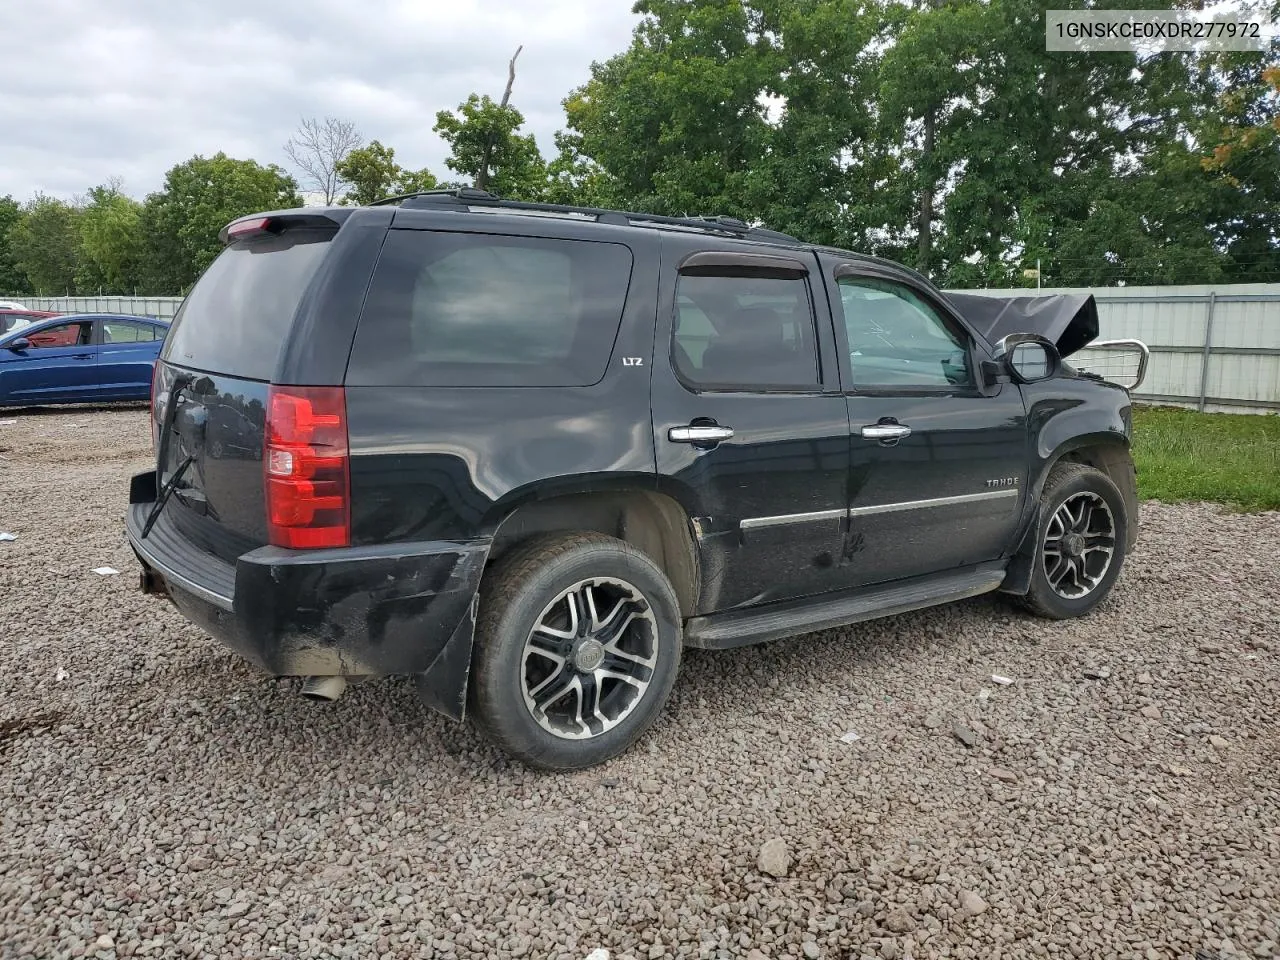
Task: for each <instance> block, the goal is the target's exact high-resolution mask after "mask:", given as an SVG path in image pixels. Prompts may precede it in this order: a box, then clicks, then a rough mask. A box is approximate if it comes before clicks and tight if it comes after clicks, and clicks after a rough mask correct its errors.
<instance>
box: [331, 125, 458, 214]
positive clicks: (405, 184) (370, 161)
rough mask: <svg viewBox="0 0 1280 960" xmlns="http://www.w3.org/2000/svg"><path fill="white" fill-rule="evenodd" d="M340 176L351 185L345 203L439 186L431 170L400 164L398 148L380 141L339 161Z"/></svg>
mask: <svg viewBox="0 0 1280 960" xmlns="http://www.w3.org/2000/svg"><path fill="white" fill-rule="evenodd" d="M337 172H338V176H340V177H341V178H342V179H343V180H344V181H346V182H347V184H349V189H348V190H347V193H346V195H345V196H344V197H343V200H342V202H343V203H353V204H367V203H374V202H376V201H378V200H385V199H386V198H387V197H395V196H399V195H400V194H402V193H416V192H418V191H422V190H433V189H435V188H436V186H437V185H438V184H437V182H436V178H435V177H434V176H433V175H432V174H431V172H430V171H429V170H426V169H422V170H406V169H405V168H404V167H402V166H400V164H398V163H396V151H395V148H394V147H387V146H383V145H382V143H381V142H380V141H378V140H373V141H370V143H369V145H368V146H366V147H360V148H358V149H356V150H352V151H351V152H350V153H349V154H347V156H346V158H345V159H344V160H343V161H342V162H341V163H340V164H338V169H337Z"/></svg>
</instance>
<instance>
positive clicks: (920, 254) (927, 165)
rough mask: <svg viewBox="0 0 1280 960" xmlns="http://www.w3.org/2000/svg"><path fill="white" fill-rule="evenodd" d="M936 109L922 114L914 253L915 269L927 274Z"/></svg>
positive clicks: (931, 214) (931, 221)
mask: <svg viewBox="0 0 1280 960" xmlns="http://www.w3.org/2000/svg"><path fill="white" fill-rule="evenodd" d="M937 123H938V111H937V110H935V109H933V108H930V109H929V110H928V111H927V112H926V113H925V115H924V144H923V145H922V147H921V150H920V219H919V223H918V227H919V231H920V236H919V248H918V251H917V253H916V269H917V270H919V271H920V272H921V273H923V274H925V276H928V274H929V254H930V253H931V252H932V245H933V234H932V227H933V186H934V181H933V172H932V169H931V168H932V166H933V138H934V134H935V127H936V126H937Z"/></svg>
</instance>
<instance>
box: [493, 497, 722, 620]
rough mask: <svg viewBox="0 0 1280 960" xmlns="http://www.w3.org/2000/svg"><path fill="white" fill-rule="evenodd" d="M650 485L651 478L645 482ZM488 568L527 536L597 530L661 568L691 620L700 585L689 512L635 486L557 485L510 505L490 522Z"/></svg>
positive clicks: (674, 502) (683, 611)
mask: <svg viewBox="0 0 1280 960" xmlns="http://www.w3.org/2000/svg"><path fill="white" fill-rule="evenodd" d="M646 479H647V480H648V481H649V483H650V484H652V478H651V477H649V478H646ZM491 523H492V531H493V534H492V535H493V544H492V546H491V548H490V550H489V558H488V562H489V564H492V563H494V562H495V561H497V560H499V559H501V557H502V556H503V555H504V554H506V553H507V552H508V551H509V550H510V549H511V548H512V547H514V546H515V545H517V544H519V543H522V542H523V541H525V540H528V539H529V538H530V537H534V536H543V535H546V534H552V533H581V532H583V531H586V530H592V531H596V532H598V533H603V534H606V535H607V536H611V537H616V538H617V539H619V540H622V541H623V542H625V543H628V544H630V545H631V546H632V547H634V548H635V549H637V550H639V551H640V552H641V553H643V554H645V555H646V556H647V557H649V559H651V560H652V561H653V562H654V563H656V564H657V565H658V567H659V569H661V570H662V572H663V574H664V575H665V576H666V578H667V580H669V581H670V583H671V587H672V589H673V590H674V591H675V594H676V598H677V599H678V600H679V602H680V613H681V615H682V616H683V617H690V616H693V614H694V611H695V608H696V606H697V602H698V596H699V591H700V589H701V584H700V582H699V566H698V555H697V547H696V544H695V540H694V537H693V531H692V526H691V523H690V520H689V514H688V513H687V512H686V510H685V508H684V507H683V506H682V505H681V504H680V503H679V502H678V501H676V500H675V499H674V498H672V497H671V496H668V495H667V494H665V493H660V492H658V491H656V490H653V489H651V488H650V489H644V488H642V487H639V486H617V487H609V488H603V489H602V488H599V487H595V486H584V487H581V488H575V487H574V486H572V485H561V486H560V487H559V488H558V489H556V490H555V491H554V492H552V491H545V490H544V491H542V492H541V493H540V494H535V493H532V492H531V493H530V494H529V495H526V496H523V497H519V498H517V499H516V500H515V501H514V502H508V503H507V504H506V505H505V509H504V510H502V511H501V512H500V513H499V514H498V515H497V516H496V517H495V518H494V519H493V520H492V521H491Z"/></svg>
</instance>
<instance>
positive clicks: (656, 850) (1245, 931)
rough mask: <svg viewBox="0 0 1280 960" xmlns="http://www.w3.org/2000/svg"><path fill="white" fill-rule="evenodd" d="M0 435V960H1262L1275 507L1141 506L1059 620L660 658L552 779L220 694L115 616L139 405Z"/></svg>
mask: <svg viewBox="0 0 1280 960" xmlns="http://www.w3.org/2000/svg"><path fill="white" fill-rule="evenodd" d="M12 416H15V414H12V413H10V414H5V415H3V416H2V417H0V419H5V418H9V417H12ZM16 416H17V417H18V421H19V422H18V423H17V424H14V425H10V426H0V457H3V459H0V530H8V531H10V532H13V533H15V534H17V535H18V539H17V540H16V541H13V542H11V543H0V596H3V598H4V599H3V601H2V602H0V664H3V666H4V675H3V678H2V679H0V828H2V830H0V957H4V958H17V957H39V958H47V957H62V956H95V957H113V956H131V955H132V956H165V957H171V956H172V957H179V956H228V957H231V956H253V957H332V956H340V957H362V958H363V957H496V956H504V957H524V956H527V957H531V958H532V957H537V958H542V957H573V958H584V957H586V956H587V955H588V954H589V953H590V952H591V951H592V950H594V949H596V948H606V949H608V950H609V951H610V953H611V955H612V957H613V960H617V958H619V957H634V958H646V957H660V956H689V957H718V956H743V957H753V958H759V957H769V958H777V957H784V956H788V957H806V958H815V957H829V958H833V957H840V958H845V957H882V958H888V960H901V958H907V957H915V958H921V957H935V956H937V957H948V956H949V957H975V958H976V957H983V958H988V957H1021V956H1028V957H1034V956H1040V957H1050V956H1052V957H1059V958H1068V957H1085V956H1088V957H1121V956H1124V957H1152V958H1157V957H1189V958H1190V957H1195V958H1197V960H1201V958H1218V957H1224V956H1257V957H1266V956H1272V955H1275V956H1280V947H1277V946H1276V944H1277V942H1280V773H1278V771H1277V766H1278V764H1277V758H1278V757H1280V626H1277V622H1276V621H1277V616H1276V614H1277V609H1278V607H1280V514H1264V515H1256V516H1235V515H1230V514H1224V513H1221V512H1219V511H1218V509H1216V508H1214V507H1211V506H1207V505H1190V506H1176V507H1175V506H1160V505H1148V506H1147V507H1146V509H1145V512H1144V514H1143V518H1142V536H1143V539H1142V543H1141V544H1140V548H1139V552H1138V553H1137V555H1136V556H1134V557H1133V558H1131V560H1130V563H1129V566H1128V567H1127V568H1126V571H1125V574H1124V576H1123V578H1122V579H1121V582H1120V585H1119V589H1118V592H1117V593H1116V595H1115V596H1114V597H1113V598H1112V599H1111V600H1110V601H1109V602H1108V603H1107V604H1106V606H1105V607H1104V608H1103V609H1102V610H1101V611H1100V612H1099V613H1097V614H1096V615H1095V616H1093V617H1092V618H1091V619H1089V620H1086V621H1078V622H1072V623H1049V622H1045V621H1039V620H1035V619H1032V618H1031V617H1029V616H1025V615H1022V614H1020V613H1015V612H1013V611H1012V610H1010V609H1009V608H1007V607H1005V606H1004V605H1002V604H1000V603H999V602H997V601H994V600H991V599H986V598H983V599H979V600H976V601H971V602H968V603H964V604H959V605H955V606H950V607H946V608H942V609H938V610H933V611H926V612H921V613H917V614H911V615H906V616H901V617H896V618H893V619H891V620H884V621H880V622H877V623H872V624H864V625H861V626H858V627H856V628H852V629H846V630H835V631H829V632H826V633H823V634H817V635H814V636H812V637H807V638H804V639H803V640H801V641H797V642H793V643H789V644H775V645H771V646H766V647H761V648H754V649H746V650H739V651H734V652H729V653H721V654H709V653H700V652H697V651H694V652H691V653H690V654H689V655H688V656H687V659H686V661H685V666H684V672H683V675H682V678H681V680H680V681H679V683H678V684H677V687H676V691H675V695H674V697H673V700H672V703H671V704H670V706H669V707H668V709H667V711H666V713H665V715H664V716H663V717H662V718H661V719H660V720H659V722H658V723H657V725H656V726H655V728H654V730H653V732H652V733H651V735H650V736H649V737H648V738H647V739H646V740H645V741H644V742H643V743H642V744H641V745H640V746H639V748H637V749H635V750H633V751H632V752H631V753H630V754H628V755H626V756H624V757H622V758H620V759H619V760H617V761H614V762H613V763H610V764H608V765H607V766H605V767H603V768H598V769H595V770H591V771H587V772H584V773H580V774H576V775H573V776H551V775H542V774H534V773H531V772H529V771H526V770H524V769H522V768H520V767H518V766H515V765H513V764H511V763H510V762H508V761H507V760H505V759H504V758H503V757H502V756H501V755H500V754H499V753H498V752H497V751H496V750H494V749H493V748H491V747H490V746H488V745H487V744H486V743H485V742H484V741H483V740H482V739H481V738H480V737H479V736H478V735H477V734H476V733H474V732H473V731H472V730H470V729H469V728H467V727H462V726H457V725H454V724H452V723H450V722H448V721H446V720H444V719H442V718H439V717H437V716H435V715H433V714H432V713H430V712H429V711H427V710H426V709H425V708H424V707H422V706H421V705H420V704H419V703H418V701H417V700H416V698H415V695H414V692H413V689H412V685H411V684H410V683H409V682H408V681H406V680H403V679H388V680H380V681H376V682H371V683H368V684H365V685H363V686H360V687H358V688H356V689H355V690H353V691H352V692H350V693H349V694H348V695H347V696H346V697H345V698H344V699H343V700H341V701H340V702H338V703H336V704H333V705H328V706H323V705H317V704H312V703H309V702H306V701H304V700H302V699H301V698H299V697H297V696H296V693H297V689H298V685H299V684H298V681H294V680H284V681H276V680H271V679H267V678H263V677H261V676H259V675H257V674H255V673H254V672H253V671H252V670H251V669H250V668H249V667H247V666H245V665H243V664H242V663H241V662H240V661H238V660H237V659H236V658H235V657H234V656H232V655H231V654H229V653H227V652H224V651H223V650H222V649H221V648H220V647H218V646H217V645H216V644H215V643H213V642H212V641H211V640H209V639H208V638H206V637H204V636H202V635H201V633H200V632H199V631H198V630H196V629H194V628H192V627H191V626H189V625H188V624H187V623H186V622H185V621H184V620H183V619H182V618H181V617H179V616H178V615H177V614H176V613H174V612H173V611H172V610H171V609H169V608H168V607H167V606H166V605H165V604H163V603H161V602H157V601H155V600H153V599H150V598H147V597H144V596H142V595H141V594H139V593H138V592H137V591H136V584H135V579H134V574H135V570H136V567H135V565H134V563H133V560H132V557H131V554H130V553H129V551H128V548H127V547H126V546H125V544H124V541H123V538H122V536H121V532H120V515H121V511H122V505H123V503H124V501H125V498H126V490H127V480H128V476H129V474H130V472H131V470H133V469H135V468H140V467H142V466H143V465H145V463H146V461H147V458H148V454H149V449H148V446H149V439H148V435H147V421H146V414H145V412H144V411H139V410H136V409H135V410H107V411H85V410H67V411H61V412H56V413H29V412H21V413H18V414H16ZM103 565H106V566H111V567H115V568H117V569H118V570H120V571H121V574H120V575H119V576H114V577H99V576H97V575H95V574H93V573H91V572H89V571H90V569H91V568H93V567H98V566H103ZM1103 671H1105V673H1104V672H1103ZM992 674H998V675H1004V676H1007V677H1011V678H1013V679H1014V681H1015V682H1014V683H1013V684H1012V685H1008V686H1003V685H999V684H996V683H993V682H992V680H991V675H992ZM1086 674H1088V675H1089V676H1090V677H1104V679H1089V678H1088V677H1086ZM59 677H62V679H59ZM984 690H985V691H987V692H986V693H983V692H982V691H984ZM958 727H963V728H964V731H965V733H966V735H968V734H972V739H973V745H972V747H969V746H966V745H964V744H963V743H961V742H960V740H957V738H956V735H955V734H953V730H955V729H957V728H958ZM850 731H852V732H855V733H856V734H858V735H859V739H857V740H856V741H853V742H844V741H842V739H841V738H842V736H845V735H846V734H847V733H848V732H850ZM846 739H847V738H846ZM655 784H656V785H657V787H658V789H656V790H655V789H654V786H655ZM772 840H777V841H780V843H775V844H773V846H772V847H771V848H770V849H769V850H768V851H766V854H767V856H766V857H765V858H763V859H765V860H767V863H766V865H767V866H768V867H769V868H770V869H776V872H778V873H780V874H782V875H781V876H773V875H770V874H765V873H762V872H761V861H762V857H761V853H762V847H763V846H764V845H765V843H766V841H772ZM778 854H781V855H778Z"/></svg>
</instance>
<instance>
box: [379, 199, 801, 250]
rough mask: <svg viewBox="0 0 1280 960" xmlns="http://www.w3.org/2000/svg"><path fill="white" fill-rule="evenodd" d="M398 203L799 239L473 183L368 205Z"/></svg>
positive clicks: (736, 223)
mask: <svg viewBox="0 0 1280 960" xmlns="http://www.w3.org/2000/svg"><path fill="white" fill-rule="evenodd" d="M392 203H395V204H399V205H400V206H402V207H407V208H415V207H416V208H424V207H425V208H429V207H441V206H445V207H448V206H453V207H456V208H462V209H468V210H469V209H470V208H472V207H490V208H494V209H497V210H510V211H512V212H513V213H522V212H525V213H546V214H554V215H559V216H573V217H592V218H594V219H595V221H596V222H597V223H611V224H614V225H617V226H637V227H646V226H648V227H659V228H677V229H685V230H701V231H705V232H707V233H720V234H727V235H729V236H732V237H744V238H748V239H752V240H772V241H776V242H779V243H795V244H799V243H802V241H801V240H799V239H797V238H796V237H793V236H790V235H789V234H785V233H779V232H777V231H776V230H767V229H765V228H763V227H753V226H751V225H750V224H748V223H747V222H746V221H744V220H739V219H737V218H736V217H725V216H717V217H666V216H661V215H660V214H656V213H638V212H631V211H626V210H607V209H605V208H602V207H577V206H569V205H566V204H560V203H526V202H525V201H522V200H503V199H502V198H501V197H499V196H496V195H495V194H492V193H489V192H488V191H487V190H476V189H474V188H472V187H455V188H452V189H444V190H423V191H419V192H417V193H406V194H402V195H401V196H397V197H387V198H386V199H385V200H377V201H375V202H374V203H372V204H370V206H383V205H386V204H392Z"/></svg>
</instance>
